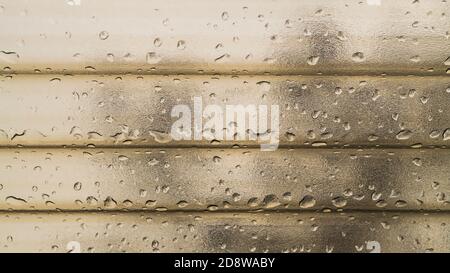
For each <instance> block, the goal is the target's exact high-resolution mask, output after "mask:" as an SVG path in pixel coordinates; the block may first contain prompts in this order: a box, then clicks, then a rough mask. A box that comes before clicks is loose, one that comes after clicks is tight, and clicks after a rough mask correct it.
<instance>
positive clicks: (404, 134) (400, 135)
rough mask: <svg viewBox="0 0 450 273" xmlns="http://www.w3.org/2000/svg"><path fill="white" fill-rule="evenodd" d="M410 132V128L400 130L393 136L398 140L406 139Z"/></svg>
mask: <svg viewBox="0 0 450 273" xmlns="http://www.w3.org/2000/svg"><path fill="white" fill-rule="evenodd" d="M411 135H412V132H411V131H410V130H402V131H400V132H399V133H398V134H397V135H396V136H395V137H396V138H397V139H398V140H407V139H409V138H410V137H411Z"/></svg>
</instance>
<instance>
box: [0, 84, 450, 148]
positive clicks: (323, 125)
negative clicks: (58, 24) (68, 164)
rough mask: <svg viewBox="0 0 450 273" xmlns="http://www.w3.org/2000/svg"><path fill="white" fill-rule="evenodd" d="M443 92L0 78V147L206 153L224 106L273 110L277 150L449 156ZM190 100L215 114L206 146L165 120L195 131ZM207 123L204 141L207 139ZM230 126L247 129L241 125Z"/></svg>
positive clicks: (412, 87)
mask: <svg viewBox="0 0 450 273" xmlns="http://www.w3.org/2000/svg"><path fill="white" fill-rule="evenodd" d="M449 84H450V82H449V80H448V78H446V77H309V76H302V77H290V76H279V77H275V76H255V77H250V76H243V77H237V76H236V77H230V76H213V77H209V76H137V77H136V76H130V75H115V76H92V75H90V76H58V77H53V76H49V75H33V76H30V75H15V76H12V77H4V78H0V88H1V91H0V94H1V97H2V100H1V101H0V146H13V147H15V146H17V145H23V146H51V145H53V146H62V145H75V146H79V147H81V146H86V145H88V144H92V145H94V146H97V145H98V146H103V147H108V146H114V145H118V146H124V145H123V144H127V145H128V144H129V145H130V146H137V147H139V146H141V147H143V146H148V147H155V146H158V147H159V146H170V145H174V146H175V147H178V146H197V147H198V146H201V145H206V146H210V144H211V139H212V138H216V139H219V138H220V137H222V138H224V136H225V133H227V132H232V131H233V130H234V129H235V126H232V125H233V124H235V123H231V122H228V120H227V119H226V112H227V105H228V106H237V105H242V106H253V107H255V109H259V108H258V107H261V106H267V108H268V109H269V111H271V109H272V108H271V107H273V106H278V107H279V108H278V109H279V124H278V127H277V126H275V123H272V121H273V120H274V119H273V118H272V117H271V116H270V115H269V116H268V119H267V128H270V129H273V130H272V133H271V134H267V133H266V134H265V135H266V136H267V137H269V138H270V139H271V140H272V141H273V142H276V140H277V138H279V145H281V146H318V145H321V146H324V145H326V146H340V147H345V146H348V145H351V146H353V147H359V146H361V147H368V146H380V147H391V146H403V147H409V146H412V145H414V146H415V147H420V146H446V144H447V142H448V141H449V140H450V124H449V123H448V120H450V112H449V111H446V109H447V108H448V105H449V104H450V85H449ZM194 97H197V98H198V100H200V101H201V102H202V105H203V107H202V108H201V109H202V110H205V109H206V107H208V106H212V105H215V106H217V107H218V108H219V110H221V111H222V113H223V114H224V120H223V121H222V124H223V128H220V127H219V128H216V129H217V130H216V132H217V133H211V134H210V135H212V137H210V138H209V139H208V138H207V137H206V136H205V135H203V136H202V139H200V140H195V139H192V138H193V135H192V134H191V140H181V141H175V140H173V138H172V134H171V131H172V126H173V124H174V123H175V122H176V121H177V120H178V118H177V117H171V111H172V110H173V109H174V107H178V106H180V105H185V106H186V107H188V110H189V112H188V113H189V114H190V115H191V118H190V121H191V122H190V123H189V122H188V123H189V124H188V125H187V126H186V127H189V126H190V127H191V130H193V128H194V123H193V121H194V116H195V115H194V111H195V106H194ZM184 114H185V113H183V115H184ZM178 117H179V116H178ZM206 120H207V118H204V120H203V122H202V124H203V126H204V128H203V131H204V132H212V131H211V129H213V127H211V126H206ZM236 124H238V128H239V127H243V128H244V129H245V128H247V129H249V128H251V127H250V126H249V122H248V120H246V124H244V125H242V126H241V125H239V123H236ZM271 127H272V128H271ZM273 127H275V128H273ZM267 128H266V129H267ZM256 130H257V131H254V130H253V129H252V130H251V131H244V133H240V134H238V136H237V138H234V139H233V137H228V138H225V140H218V141H215V142H214V143H219V144H221V145H222V144H223V145H225V146H227V145H228V146H230V145H233V144H237V145H241V146H245V145H255V144H264V143H267V142H268V140H261V139H257V141H254V140H250V137H251V136H252V135H253V136H255V134H256V133H259V134H263V135H264V133H265V132H267V131H264V130H260V129H256ZM250 132H251V133H250ZM276 132H278V136H277V134H276ZM239 137H242V140H239ZM230 138H231V140H229V139H230ZM211 146H212V145H211Z"/></svg>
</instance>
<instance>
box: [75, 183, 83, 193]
mask: <svg viewBox="0 0 450 273" xmlns="http://www.w3.org/2000/svg"><path fill="white" fill-rule="evenodd" d="M81 186H82V184H81V182H76V183H75V184H74V185H73V189H74V190H76V191H79V190H81Z"/></svg>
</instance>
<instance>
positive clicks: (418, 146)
mask: <svg viewBox="0 0 450 273" xmlns="http://www.w3.org/2000/svg"><path fill="white" fill-rule="evenodd" d="M193 148H195V149H200V150H201V149H207V150H210V149H219V150H223V149H250V150H253V149H258V150H261V145H258V144H253V145H248V144H245V145H240V144H239V143H236V144H228V145H225V144H221V145H216V144H201V145H188V144H184V145H154V144H149V145H127V144H116V145H102V144H100V145H94V144H88V145H60V146H56V145H8V146H0V150H1V149H6V150H19V149H63V150H70V149H87V150H95V149H130V150H133V149H193ZM449 148H450V147H449V146H446V145H442V146H423V145H421V144H416V145H412V146H402V145H352V144H346V145H345V146H342V145H326V146H318V147H312V146H310V145H295V146H294V145H279V146H278V147H277V148H276V150H294V149H295V150H335V149H345V150H357V149H363V150H373V149H377V150H386V149H389V150H403V149H406V150H437V149H438V150H447V149H449ZM267 152H271V150H270V151H267Z"/></svg>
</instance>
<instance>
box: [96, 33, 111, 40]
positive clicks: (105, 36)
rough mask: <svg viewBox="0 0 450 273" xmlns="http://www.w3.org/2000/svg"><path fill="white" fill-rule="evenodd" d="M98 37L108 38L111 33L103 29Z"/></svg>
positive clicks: (101, 38)
mask: <svg viewBox="0 0 450 273" xmlns="http://www.w3.org/2000/svg"><path fill="white" fill-rule="evenodd" d="M98 37H99V38H100V40H106V39H108V37H109V33H108V32H107V31H101V32H100V33H99V34H98Z"/></svg>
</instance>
